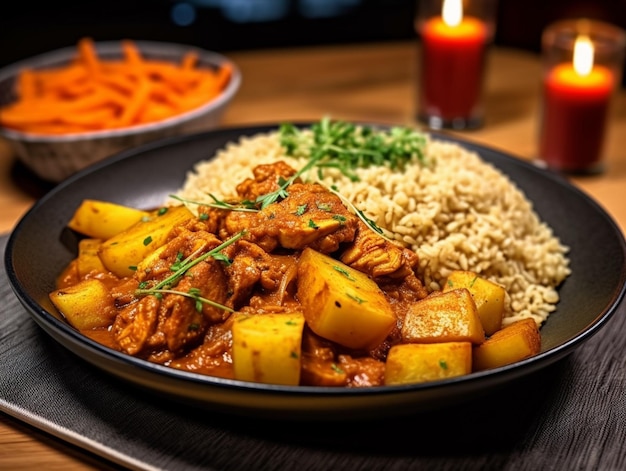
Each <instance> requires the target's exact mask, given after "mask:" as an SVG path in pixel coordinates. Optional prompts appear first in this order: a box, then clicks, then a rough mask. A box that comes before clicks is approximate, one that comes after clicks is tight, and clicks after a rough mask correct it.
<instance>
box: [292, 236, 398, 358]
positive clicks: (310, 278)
mask: <svg viewBox="0 0 626 471" xmlns="http://www.w3.org/2000/svg"><path fill="white" fill-rule="evenodd" d="M297 295H298V299H299V300H300V303H301V305H302V308H303V311H304V318H305V319H306V322H307V325H308V326H309V327H310V328H311V330H313V332H315V333H316V334H317V335H319V336H320V337H324V338H325V339H328V340H332V341H333V342H337V343H339V344H341V345H343V346H345V347H348V348H353V349H364V350H366V349H371V348H374V347H376V346H377V345H379V344H380V343H381V342H382V341H383V340H384V339H385V338H386V337H387V335H389V333H390V332H391V330H392V328H393V327H394V325H395V324H396V316H395V314H394V312H393V311H392V308H391V305H390V304H389V301H387V298H386V297H385V295H384V293H383V292H382V291H381V289H380V288H379V287H378V285H377V284H376V283H375V282H374V281H372V280H371V279H370V278H368V276H367V275H366V274H364V273H362V272H360V271H357V270H355V269H353V268H350V267H349V266H347V265H345V264H343V263H342V262H340V261H338V260H335V259H333V258H332V257H329V256H327V255H324V254H322V253H320V252H317V251H315V250H313V249H310V248H306V249H304V251H303V252H302V255H301V256H300V260H299V262H298V288H297Z"/></svg>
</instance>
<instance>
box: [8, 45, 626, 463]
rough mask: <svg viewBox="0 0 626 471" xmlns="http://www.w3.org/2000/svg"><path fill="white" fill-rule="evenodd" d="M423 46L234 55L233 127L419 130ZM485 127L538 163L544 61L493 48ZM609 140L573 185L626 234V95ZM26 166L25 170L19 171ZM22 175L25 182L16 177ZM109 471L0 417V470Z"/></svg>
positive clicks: (12, 180)
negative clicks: (596, 164) (330, 122)
mask: <svg viewBox="0 0 626 471" xmlns="http://www.w3.org/2000/svg"><path fill="white" fill-rule="evenodd" d="M418 53H419V48H418V45H417V44H416V43H414V42H411V41H408V42H398V43H380V44H359V45H348V46H345V45H342V46H325V47H316V48H307V49H282V50H266V51H254V52H238V53H233V54H230V56H231V57H232V58H233V59H234V60H235V61H236V62H237V63H238V64H239V66H240V67H241V70H242V72H243V77H244V78H243V83H242V86H241V89H240V92H239V93H238V95H237V97H236V98H235V100H234V101H233V103H232V106H231V107H230V108H229V110H228V111H227V113H226V115H225V117H224V120H223V124H224V125H225V126H234V125H246V124H268V123H275V122H277V121H283V120H284V121H303V120H307V121H308V120H318V119H320V118H321V117H322V116H325V115H328V116H331V117H332V118H336V119H345V120H360V121H371V122H381V123H389V124H412V123H413V124H414V123H415V120H414V114H415V109H416V106H415V103H416V94H415V90H416V75H417V74H416V57H417V54H418ZM487 73H488V76H487V84H486V112H487V114H486V122H485V126H484V127H483V128H481V129H479V130H476V131H471V132H470V131H467V132H462V133H454V134H455V135H457V136H462V137H463V138H465V139H468V140H471V141H474V142H477V143H481V144H483V145H486V146H489V147H492V148H495V149H500V150H503V151H506V152H509V153H512V154H514V155H516V156H518V157H519V158H522V159H532V158H533V157H534V156H535V153H536V148H537V128H538V117H539V77H540V63H539V58H538V57H537V56H536V55H535V54H532V53H528V52H524V51H518V50H512V49H503V48H494V49H493V50H492V52H491V57H490V61H489V64H488V70H487ZM614 104H615V107H614V110H613V112H614V114H613V119H612V120H611V123H610V129H609V132H608V136H607V142H606V163H607V171H606V172H605V173H604V174H602V175H598V176H593V177H576V178H572V181H573V183H574V184H575V185H577V186H578V187H579V188H581V189H582V190H583V191H585V192H586V193H588V194H589V195H591V196H592V197H593V198H595V199H596V200H597V201H598V202H599V203H600V204H601V205H602V206H603V207H604V208H605V209H606V210H607V211H608V212H609V214H611V215H612V216H613V217H614V219H615V221H616V223H617V224H618V225H619V227H620V228H621V229H622V231H623V232H626V205H625V204H624V203H623V198H624V194H625V190H626V90H622V91H620V93H619V94H618V95H617V97H616V100H615V102H614ZM17 167H19V166H17ZM15 168H16V162H15V159H14V157H13V156H12V154H11V152H10V149H9V147H8V145H7V143H6V142H3V141H1V140H0V208H2V209H1V211H0V233H6V232H8V231H10V230H11V228H12V227H13V226H14V225H15V223H16V222H17V221H18V219H19V218H20V217H21V216H22V215H23V214H24V213H25V212H26V211H27V210H28V208H29V207H30V206H31V205H32V203H33V202H34V200H35V199H36V198H37V196H38V195H39V194H41V193H42V192H43V191H45V189H46V188H45V187H41V186H38V183H37V182H34V183H33V182H30V181H28V180H27V181H26V185H25V183H24V180H23V174H22V173H20V172H16V171H15ZM16 175H21V177H20V178H16ZM42 466H44V467H45V468H46V469H48V470H54V469H68V468H70V467H71V469H75V470H88V469H103V464H102V463H101V462H98V460H97V458H94V457H92V456H89V455H87V454H86V453H83V452H82V451H80V450H77V449H75V448H73V447H71V446H69V445H66V444H64V443H62V442H60V441H58V440H56V439H54V438H52V437H49V436H48V435H46V434H44V433H42V432H39V431H38V430H35V429H32V428H30V427H29V426H27V425H24V424H22V423H20V422H18V421H16V420H14V419H12V418H11V417H9V416H6V415H0V469H35V468H38V467H42Z"/></svg>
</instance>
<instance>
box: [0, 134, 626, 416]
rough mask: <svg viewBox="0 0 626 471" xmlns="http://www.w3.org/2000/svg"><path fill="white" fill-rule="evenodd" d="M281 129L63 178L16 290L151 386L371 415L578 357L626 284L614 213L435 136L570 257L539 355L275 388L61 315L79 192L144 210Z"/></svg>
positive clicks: (12, 270) (493, 156) (14, 239)
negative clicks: (361, 383)
mask: <svg viewBox="0 0 626 471" xmlns="http://www.w3.org/2000/svg"><path fill="white" fill-rule="evenodd" d="M272 129H276V126H275V125H271V126H258V127H247V128H227V129H221V130H217V131H211V132H206V133H202V134H197V135H192V136H185V137H178V138H172V139H167V140H163V141H159V142H155V143H151V144H148V145H145V146H141V147H139V148H136V149H133V150H130V151H127V152H124V153H122V154H119V155H116V156H114V157H112V158H109V159H107V160H105V161H103V162H101V163H99V164H96V165H94V166H92V167H90V168H88V169H86V170H84V171H82V172H80V173H78V174H76V175H74V176H73V177H71V178H69V179H68V180H66V181H64V182H63V183H61V184H59V185H58V186H57V187H55V188H54V189H52V190H51V191H50V192H49V193H48V194H46V195H45V196H44V197H43V198H42V199H41V200H39V201H38V202H37V203H36V204H35V205H34V206H33V207H32V208H31V209H30V210H29V211H28V212H27V214H26V215H25V216H24V217H23V218H22V219H21V221H20V222H19V223H18V225H17V226H16V228H15V230H14V231H13V233H12V234H11V236H10V238H9V241H8V245H7V250H6V253H5V265H6V271H7V274H8V277H9V281H10V283H11V285H12V287H13V290H14V291H15V293H16V294H17V296H18V298H19V300H20V301H21V303H22V304H23V305H24V306H25V307H26V309H27V311H28V312H29V313H30V315H31V316H32V317H33V319H34V320H35V321H36V322H37V323H38V324H39V325H40V326H41V327H42V328H43V329H44V330H45V331H46V332H47V333H48V334H49V335H51V336H52V337H53V338H54V339H56V340H57V341H58V342H60V343H61V344H63V345H64V346H65V347H67V348H68V349H69V350H71V351H72V352H74V353H75V354H77V355H79V356H80V357H82V358H84V359H86V360H87V361H89V362H91V363H93V364H94V365H95V366H97V367H99V368H101V369H102V370H104V371H106V372H109V373H111V374H113V375H115V376H117V377H121V378H123V379H125V380H127V381H130V382H132V383H133V384H134V385H136V386H139V387H141V388H146V389H148V390H149V391H151V392H153V393H156V394H166V395H168V396H169V397H171V398H173V399H176V400H181V401H185V402H188V403H193V404H196V405H201V406H204V407H208V408H219V409H220V410H222V411H230V412H233V413H238V414H250V415H255V416H268V417H283V418H315V419H327V418H334V419H336V418H369V417H374V416H383V415H387V416H388V415H393V414H399V413H408V412H411V411H424V410H427V409H433V408H437V407H444V406H446V405H451V404H453V403H455V402H459V401H464V400H470V399H471V398H473V397H476V396H477V395H479V394H481V393H484V392H487V391H489V390H491V389H493V388H495V387H498V386H501V385H504V384H507V383H509V382H510V381H513V380H516V379H521V378H522V377H523V376H525V375H527V374H530V373H532V372H534V371H537V370H539V369H540V368H544V367H546V366H548V365H550V364H552V363H554V362H555V361H557V360H559V359H561V358H563V357H564V356H565V355H567V354H568V353H571V352H572V351H573V350H574V349H575V348H576V347H578V346H580V345H581V344H582V343H583V342H584V341H585V340H587V339H589V338H590V337H591V336H592V335H593V334H595V333H596V332H598V330H599V329H600V328H601V327H603V326H604V325H605V324H606V322H607V321H608V319H609V318H610V317H611V316H612V314H613V313H614V312H615V310H616V307H617V305H618V304H619V302H620V301H621V299H622V298H623V296H624V292H625V281H626V264H625V263H624V258H625V254H626V244H625V241H624V237H623V236H622V234H621V232H620V230H619V229H618V227H617V226H616V224H615V223H614V221H613V220H612V219H611V217H610V216H609V215H607V213H606V212H605V211H604V210H603V209H602V208H601V207H600V206H599V205H598V204H597V203H595V202H594V201H593V200H592V199H591V198H589V197H588V196H587V195H585V194H584V193H583V192H581V191H580V190H578V189H576V188H575V187H574V186H572V185H571V184H569V183H568V182H567V181H566V180H565V179H563V178H561V177H560V176H558V175H555V174H552V173H549V172H547V171H545V170H542V169H540V168H537V167H535V166H533V165H531V164H529V163H527V162H525V161H522V160H520V159H517V158H515V157H512V156H509V155H505V154H503V153H502V152H499V151H496V150H493V149H489V148H485V147H483V146H480V145H476V144H474V143H470V142H467V141H462V140H458V139H453V138H450V137H446V136H443V135H438V134H434V135H433V137H434V138H436V139H443V140H448V141H452V142H455V143H457V144H460V145H462V146H463V147H465V148H466V149H469V150H472V151H476V152H478V153H479V154H480V155H481V156H482V157H483V158H484V159H485V160H486V161H488V162H491V163H493V164H494V165H495V166H497V167H498V168H499V169H500V170H502V171H503V172H504V173H505V174H507V175H509V176H510V177H511V178H512V180H513V181H514V182H515V183H516V184H517V185H518V186H519V188H520V189H521V190H522V191H524V192H525V193H526V195H527V196H528V197H529V198H530V200H531V201H532V202H533V204H534V207H535V210H536V211H537V213H538V214H539V216H540V217H541V219H542V220H544V221H546V222H547V223H548V224H549V225H550V226H551V227H552V228H553V230H554V233H555V235H556V236H557V237H559V238H560V239H561V241H562V243H563V244H565V245H567V246H569V247H570V248H571V252H570V254H569V256H570V261H571V269H572V274H571V275H570V276H569V277H568V278H567V279H566V280H565V282H564V283H563V285H562V287H561V288H560V296H561V301H560V303H559V305H558V307H557V310H556V311H555V312H554V313H552V314H551V316H550V318H549V320H548V322H547V323H546V324H545V325H544V327H543V328H542V331H541V335H542V351H541V353H540V354H538V355H537V356H535V357H533V358H530V359H527V360H524V361H521V362H518V363H515V364H513V365H509V366H506V367H502V368H498V369H495V370H491V371H484V372H478V373H472V374H470V375H467V376H463V377H457V378H452V379H447V380H442V381H436V382H432V383H424V384H415V385H403V386H394V387H390V386H385V387H376V388H364V389H347V388H328V387H301V386H298V387H293V386H275V385H265V384H256V383H246V382H241V381H234V380H225V379H220V378H214V377H209V376H203V375H198V374H194V373H188V372H184V371H178V370H174V369H171V368H167V367H164V366H160V365H156V364H152V363H149V362H147V361H143V360H139V359H136V358H133V357H130V356H128V355H125V354H122V353H119V352H116V351H113V350H110V349H108V348H106V347H103V346H102V345H99V344H98V343H96V342H93V341H91V340H89V339H88V338H86V337H84V336H83V335H81V334H80V333H78V332H77V331H76V330H74V329H73V328H71V327H70V326H69V325H68V324H66V323H65V322H63V321H62V320H61V318H60V317H59V314H58V313H57V312H56V310H55V309H54V307H53V306H52V305H51V303H50V301H49V300H48V293H49V292H50V291H52V290H53V289H54V287H55V278H56V277H57V276H58V274H59V273H60V271H61V269H62V268H63V267H64V266H65V265H66V264H67V263H69V261H70V260H71V259H72V258H73V257H75V255H76V244H77V240H76V239H75V236H74V235H73V234H72V233H71V232H70V231H68V230H66V229H65V226H66V224H67V222H68V221H69V219H70V217H71V216H72V214H73V213H74V211H75V209H76V208H77V206H78V205H79V203H80V202H81V201H82V200H83V199H84V198H93V199H102V200H108V201H113V202H117V203H120V204H124V205H129V206H133V207H139V208H152V207H155V206H158V205H160V204H162V202H163V201H164V199H165V197H166V196H167V195H168V194H170V193H173V192H175V191H176V190H178V189H179V188H180V187H181V186H182V184H183V182H184V180H185V177H186V174H187V172H188V171H189V170H190V169H191V168H192V167H193V165H194V164H195V163H196V162H197V161H199V160H205V159H208V158H210V157H211V156H212V155H213V154H214V153H215V151H216V150H218V149H219V148H221V147H223V146H224V145H225V144H226V143H227V142H229V141H233V140H237V139H238V138H239V137H240V136H242V135H253V134H256V133H259V132H267V131H269V130H272Z"/></svg>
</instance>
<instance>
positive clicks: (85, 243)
mask: <svg viewBox="0 0 626 471" xmlns="http://www.w3.org/2000/svg"><path fill="white" fill-rule="evenodd" d="M101 243H102V241H101V240H100V239H81V240H80V241H79V242H78V257H76V268H77V270H78V275H79V276H80V277H81V278H84V277H85V276H86V275H88V274H89V273H92V272H95V273H104V272H106V271H107V270H106V268H104V265H103V264H102V260H100V257H99V256H98V249H99V248H100V244H101Z"/></svg>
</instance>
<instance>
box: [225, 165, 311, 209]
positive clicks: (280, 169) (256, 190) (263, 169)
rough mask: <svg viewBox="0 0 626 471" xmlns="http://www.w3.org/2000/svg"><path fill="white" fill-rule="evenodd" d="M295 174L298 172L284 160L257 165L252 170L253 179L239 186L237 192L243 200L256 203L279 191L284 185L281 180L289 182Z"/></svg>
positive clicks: (296, 180) (297, 180)
mask: <svg viewBox="0 0 626 471" xmlns="http://www.w3.org/2000/svg"><path fill="white" fill-rule="evenodd" d="M295 173H296V170H295V169H294V168H293V167H291V166H290V165H288V164H287V163H286V162H284V161H282V160H280V161H278V162H274V163H271V164H263V165H257V166H256V167H254V168H253V169H252V175H253V178H248V179H246V180H244V181H243V182H241V183H240V184H239V185H237V187H236V191H237V194H238V195H239V197H240V198H241V199H242V200H245V201H256V199H257V198H258V197H259V196H263V195H267V194H269V193H273V192H274V191H276V190H278V189H279V188H280V186H281V185H282V183H281V182H280V180H288V179H289V178H291V177H292V176H293V175H294V174H295ZM300 181H301V180H300V179H298V178H296V179H295V182H300Z"/></svg>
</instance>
